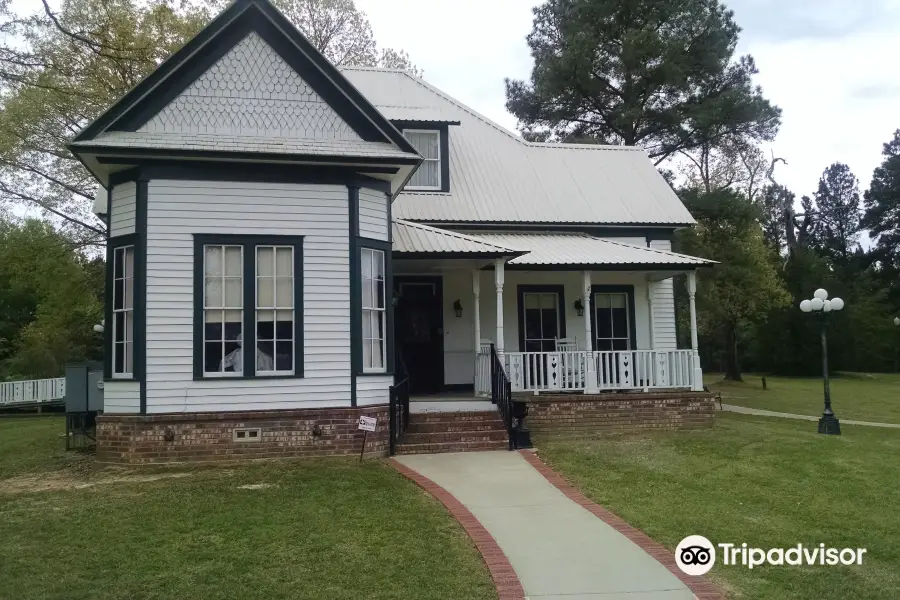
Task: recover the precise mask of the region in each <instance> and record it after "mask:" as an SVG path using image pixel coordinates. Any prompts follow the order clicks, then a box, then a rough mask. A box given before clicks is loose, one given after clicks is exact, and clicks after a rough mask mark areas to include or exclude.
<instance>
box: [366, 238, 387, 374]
mask: <svg viewBox="0 0 900 600" xmlns="http://www.w3.org/2000/svg"><path fill="white" fill-rule="evenodd" d="M361 253H362V254H361V256H360V259H361V265H360V269H361V273H362V345H363V372H369V373H377V372H384V371H386V370H387V369H386V367H385V354H386V352H385V335H384V332H385V330H386V324H385V319H386V316H387V310H386V305H385V297H384V294H385V285H384V252H382V251H381V250H373V249H371V248H363V249H362V250H361Z"/></svg>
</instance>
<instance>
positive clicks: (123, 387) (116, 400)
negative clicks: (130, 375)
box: [103, 380, 141, 414]
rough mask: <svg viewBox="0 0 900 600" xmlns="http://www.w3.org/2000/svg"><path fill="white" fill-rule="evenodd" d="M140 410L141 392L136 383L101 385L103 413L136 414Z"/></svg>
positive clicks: (121, 382) (108, 383)
mask: <svg viewBox="0 0 900 600" xmlns="http://www.w3.org/2000/svg"><path fill="white" fill-rule="evenodd" d="M140 410H141V390H140V384H139V383H138V382H137V381H114V380H113V381H107V382H105V383H104V384H103V412H105V413H109V414H128V413H137V412H140Z"/></svg>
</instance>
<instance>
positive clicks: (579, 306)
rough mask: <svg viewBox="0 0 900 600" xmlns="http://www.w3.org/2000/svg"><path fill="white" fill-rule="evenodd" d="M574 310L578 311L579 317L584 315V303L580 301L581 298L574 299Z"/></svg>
mask: <svg viewBox="0 0 900 600" xmlns="http://www.w3.org/2000/svg"><path fill="white" fill-rule="evenodd" d="M575 312H576V313H578V316H579V317H583V316H584V304H582V303H581V299H578V300H576V301H575Z"/></svg>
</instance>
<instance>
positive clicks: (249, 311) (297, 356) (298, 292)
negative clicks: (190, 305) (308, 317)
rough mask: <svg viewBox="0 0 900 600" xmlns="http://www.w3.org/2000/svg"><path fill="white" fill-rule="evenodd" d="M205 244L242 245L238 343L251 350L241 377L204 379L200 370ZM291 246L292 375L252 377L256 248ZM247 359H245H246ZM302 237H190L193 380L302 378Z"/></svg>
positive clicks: (198, 235) (254, 344)
mask: <svg viewBox="0 0 900 600" xmlns="http://www.w3.org/2000/svg"><path fill="white" fill-rule="evenodd" d="M207 244H212V245H216V244H222V245H229V246H243V248H244V272H243V278H244V322H243V324H242V325H243V331H242V344H243V347H244V348H249V349H253V354H252V355H251V354H250V353H249V352H247V353H245V354H244V365H243V374H242V375H240V376H233V377H228V376H226V377H205V376H204V370H203V366H204V365H203V326H204V317H203V288H204V277H205V275H204V272H203V247H204V246H206V245H207ZM257 246H293V247H294V374H293V375H257V374H256V360H255V356H256V247H257ZM248 356H251V359H250V360H248V359H247V357H248ZM303 364H304V356H303V237H302V236H286V235H218V234H206V233H195V234H194V379H195V380H198V379H202V380H203V381H225V382H227V381H234V380H238V379H255V380H257V381H265V380H267V379H299V378H302V377H303Z"/></svg>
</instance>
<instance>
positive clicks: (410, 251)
mask: <svg viewBox="0 0 900 600" xmlns="http://www.w3.org/2000/svg"><path fill="white" fill-rule="evenodd" d="M391 226H392V233H393V239H394V246H393V254H394V255H395V256H397V257H398V258H415V257H426V256H434V257H438V258H440V257H443V258H448V257H449V256H452V255H459V256H461V257H464V258H475V257H478V258H503V257H507V256H519V255H521V254H524V253H525V252H527V251H526V250H518V249H516V248H515V247H513V246H511V245H508V244H501V243H494V242H490V241H487V240H484V239H481V237H475V236H471V235H465V234H463V233H457V232H455V231H448V230H446V229H437V228H435V227H429V226H428V225H422V224H421V223H412V222H410V221H404V220H402V219H394V220H393V222H392V223H391Z"/></svg>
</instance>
